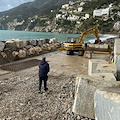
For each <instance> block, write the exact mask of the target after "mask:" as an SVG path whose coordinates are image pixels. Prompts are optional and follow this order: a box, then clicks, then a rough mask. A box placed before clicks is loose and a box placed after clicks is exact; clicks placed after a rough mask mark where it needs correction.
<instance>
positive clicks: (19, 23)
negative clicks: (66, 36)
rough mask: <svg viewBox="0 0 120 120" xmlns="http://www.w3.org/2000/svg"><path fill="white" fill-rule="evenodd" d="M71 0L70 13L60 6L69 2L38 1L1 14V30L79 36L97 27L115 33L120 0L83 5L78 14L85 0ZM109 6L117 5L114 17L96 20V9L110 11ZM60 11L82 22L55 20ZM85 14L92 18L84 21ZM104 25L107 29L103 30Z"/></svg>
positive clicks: (91, 2) (89, 1) (88, 2)
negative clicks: (80, 33)
mask: <svg viewBox="0 0 120 120" xmlns="http://www.w3.org/2000/svg"><path fill="white" fill-rule="evenodd" d="M72 1H73V2H74V4H73V5H69V7H71V8H72V9H69V10H68V11H66V10H63V9H61V6H62V5H64V4H66V3H67V4H68V3H69V0H45V1H43V0H35V1H34V2H28V3H25V4H22V5H20V6H18V7H15V8H13V9H11V10H8V11H5V12H0V29H1V30H28V31H29V30H30V31H31V30H32V31H45V32H67V33H73V32H74V33H79V32H80V31H83V30H85V29H88V27H92V26H94V25H96V24H97V26H98V27H99V29H100V31H102V32H112V31H113V29H112V27H113V25H114V23H115V22H116V21H118V20H119V17H120V16H118V15H117V12H118V11H120V2H119V0H116V1H114V0H105V1H99V0H92V1H91V0H87V1H85V4H84V5H83V6H82V7H83V10H82V12H81V13H79V14H78V13H74V12H73V11H75V10H78V8H79V7H80V5H79V4H80V3H81V2H84V0H81V1H78V0H72ZM76 1H77V2H76ZM110 4H113V6H114V8H112V9H113V10H112V12H111V13H112V14H109V16H108V17H107V18H106V16H102V17H95V18H93V11H94V10H95V9H104V8H108V7H109V5H110ZM60 10H62V11H66V13H67V16H70V17H71V16H78V17H79V19H78V20H77V21H70V20H67V19H66V20H65V19H62V20H59V21H56V15H57V14H61V11H60ZM69 11H72V13H69ZM62 14H63V13H62ZM86 14H89V18H87V19H81V18H83V17H84V16H85V15H86ZM78 23H79V24H78ZM76 26H77V27H76ZM105 26H107V27H108V28H107V29H105V30H103V27H105Z"/></svg>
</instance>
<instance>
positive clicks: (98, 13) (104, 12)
mask: <svg viewBox="0 0 120 120" xmlns="http://www.w3.org/2000/svg"><path fill="white" fill-rule="evenodd" d="M109 12H110V8H106V9H96V10H94V11H93V17H95V16H102V15H107V16H108V15H109Z"/></svg>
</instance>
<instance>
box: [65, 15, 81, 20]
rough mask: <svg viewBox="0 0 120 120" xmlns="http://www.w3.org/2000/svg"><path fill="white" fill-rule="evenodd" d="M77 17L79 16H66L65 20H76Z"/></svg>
mask: <svg viewBox="0 0 120 120" xmlns="http://www.w3.org/2000/svg"><path fill="white" fill-rule="evenodd" d="M78 19H79V16H75V15H74V16H69V17H67V20H69V21H77V20H78Z"/></svg>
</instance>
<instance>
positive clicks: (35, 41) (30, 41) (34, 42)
mask: <svg viewBox="0 0 120 120" xmlns="http://www.w3.org/2000/svg"><path fill="white" fill-rule="evenodd" d="M29 44H30V45H33V46H36V45H37V40H35V39H34V40H29Z"/></svg>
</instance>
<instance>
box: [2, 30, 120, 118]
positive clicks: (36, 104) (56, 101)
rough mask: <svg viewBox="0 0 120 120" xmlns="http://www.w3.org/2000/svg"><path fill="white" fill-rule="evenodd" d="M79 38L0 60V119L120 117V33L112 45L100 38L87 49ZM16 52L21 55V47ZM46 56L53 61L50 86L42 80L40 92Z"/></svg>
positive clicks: (50, 62) (47, 59)
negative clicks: (3, 61)
mask: <svg viewBox="0 0 120 120" xmlns="http://www.w3.org/2000/svg"><path fill="white" fill-rule="evenodd" d="M92 33H95V34H96V30H95V31H94V29H93V30H92ZM84 34H86V32H85V33H84ZM84 34H83V36H84ZM87 34H91V30H90V32H89V31H87ZM80 39H81V37H80V38H79V41H80V42H79V43H78V42H77V43H75V42H74V41H72V42H68V43H63V46H64V48H60V49H56V50H55V49H54V51H52V50H51V51H49V52H43V53H41V54H37V56H32V57H26V58H25V59H20V58H19V59H17V60H14V61H12V62H10V63H7V64H1V65H0V120H119V118H120V112H119V108H120V92H119V91H120V82H119V81H120V47H119V46H120V38H115V39H114V44H113V46H110V45H111V44H110V45H108V44H106V43H103V44H100V43H99V42H100V41H98V42H97V44H89V43H88V44H87V49H86V48H84V47H82V46H83V45H81V44H83V43H82V42H81V40H80ZM72 40H74V39H72ZM14 42H15V41H14ZM18 43H21V41H17V45H18ZM33 43H35V40H34V42H33ZM7 44H8V43H7ZM10 44H12V45H13V41H12V43H11V42H10V43H9V45H8V46H10ZM37 44H38V42H37ZM54 44H55V43H54ZM84 45H85V44H84ZM18 46H20V45H18ZM57 46H59V45H58V44H57ZM47 47H50V46H48V45H47ZM32 48H33V47H32ZM56 48H57V47H56ZM78 48H79V50H78ZM44 49H45V48H44ZM24 50H25V48H24ZM47 50H48V49H47ZM14 51H15V50H14ZM14 53H16V54H14V55H16V56H17V58H18V57H19V52H18V50H16V51H15V52H14ZM113 53H114V55H113ZM66 54H67V55H66ZM1 55H2V54H1ZM12 55H13V54H12ZM22 55H23V54H22ZM16 56H15V57H14V58H16ZM43 57H46V61H47V62H48V63H49V65H50V72H49V74H48V81H47V87H48V91H44V89H43V85H42V91H41V93H38V86H39V76H38V71H39V67H38V64H39V62H40V61H41V60H42V58H43ZM2 59H4V58H2Z"/></svg>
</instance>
